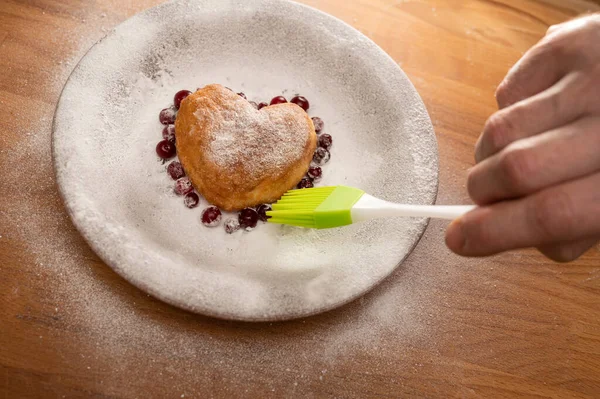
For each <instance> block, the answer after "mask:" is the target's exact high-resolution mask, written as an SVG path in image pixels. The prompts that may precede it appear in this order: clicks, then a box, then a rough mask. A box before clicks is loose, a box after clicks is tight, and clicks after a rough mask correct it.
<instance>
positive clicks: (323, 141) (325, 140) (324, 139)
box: [319, 133, 333, 151]
mask: <svg viewBox="0 0 600 399" xmlns="http://www.w3.org/2000/svg"><path fill="white" fill-rule="evenodd" d="M332 144H333V139H332V138H331V136H330V135H329V134H327V133H324V134H322V135H320V136H319V147H323V148H325V149H326V150H327V151H329V150H330V149H331V145H332Z"/></svg>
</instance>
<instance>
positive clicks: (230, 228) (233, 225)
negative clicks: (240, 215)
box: [225, 218, 241, 234]
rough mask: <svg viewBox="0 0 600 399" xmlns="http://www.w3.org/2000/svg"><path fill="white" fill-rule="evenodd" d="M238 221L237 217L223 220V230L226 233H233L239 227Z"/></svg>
mask: <svg viewBox="0 0 600 399" xmlns="http://www.w3.org/2000/svg"><path fill="white" fill-rule="evenodd" d="M240 227H241V226H240V222H238V221H237V219H234V218H230V219H227V221H226V222H225V231H226V232H227V234H233V233H235V232H236V231H238V230H239V229H240Z"/></svg>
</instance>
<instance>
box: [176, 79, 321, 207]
mask: <svg viewBox="0 0 600 399" xmlns="http://www.w3.org/2000/svg"><path fill="white" fill-rule="evenodd" d="M175 138H176V141H177V153H178V155H179V160H180V161H181V164H182V165H183V168H184V169H185V171H186V173H187V175H188V177H189V179H190V180H191V182H192V184H193V185H194V187H195V188H196V190H198V191H199V192H200V193H201V194H202V195H203V196H204V198H206V200H207V201H208V202H210V203H211V204H213V205H216V206H218V207H219V208H221V209H223V210H225V211H234V210H239V209H243V208H246V207H253V206H257V205H260V204H265V203H272V202H274V201H276V200H278V199H279V198H280V197H281V196H282V195H283V194H284V193H285V192H286V191H287V190H290V189H292V188H294V187H295V186H296V184H297V183H298V182H299V181H300V180H301V179H302V177H303V176H304V175H305V174H306V171H307V170H308V167H309V166H310V162H311V160H312V157H313V153H314V151H315V149H316V146H317V135H316V133H315V128H314V126H313V122H312V121H311V119H310V118H309V116H308V114H307V113H306V112H305V111H304V110H303V109H302V108H300V107H299V106H297V105H296V104H291V103H285V104H277V105H272V106H269V107H264V108H262V109H261V110H257V109H256V108H254V106H253V105H252V104H250V102H248V101H246V100H245V99H244V98H242V97H240V96H239V95H237V94H236V93H234V92H232V91H231V90H229V89H227V88H225V87H223V86H221V85H208V86H206V87H204V88H202V89H199V90H198V91H196V92H195V93H193V94H191V95H189V96H188V97H187V98H186V99H185V100H183V101H182V103H181V107H180V108H179V112H178V114H177V119H176V121H175Z"/></svg>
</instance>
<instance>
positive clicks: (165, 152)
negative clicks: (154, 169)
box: [156, 140, 177, 159]
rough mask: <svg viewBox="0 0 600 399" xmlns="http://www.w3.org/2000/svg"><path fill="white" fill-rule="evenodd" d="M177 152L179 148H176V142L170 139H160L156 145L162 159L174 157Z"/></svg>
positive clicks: (157, 152)
mask: <svg viewBox="0 0 600 399" xmlns="http://www.w3.org/2000/svg"><path fill="white" fill-rule="evenodd" d="M176 153H177V149H176V148H175V144H173V143H171V142H170V141H169V140H163V141H160V142H159V143H158V144H157V145H156V154H157V155H158V156H159V157H161V158H162V159H169V158H173V157H174V156H175V154H176Z"/></svg>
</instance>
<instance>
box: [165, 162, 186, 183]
mask: <svg viewBox="0 0 600 399" xmlns="http://www.w3.org/2000/svg"><path fill="white" fill-rule="evenodd" d="M167 172H169V175H170V176H171V178H172V179H173V180H177V179H181V178H182V177H183V176H185V171H184V170H183V166H181V164H180V163H179V162H177V161H173V162H171V163H170V164H169V166H167Z"/></svg>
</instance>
